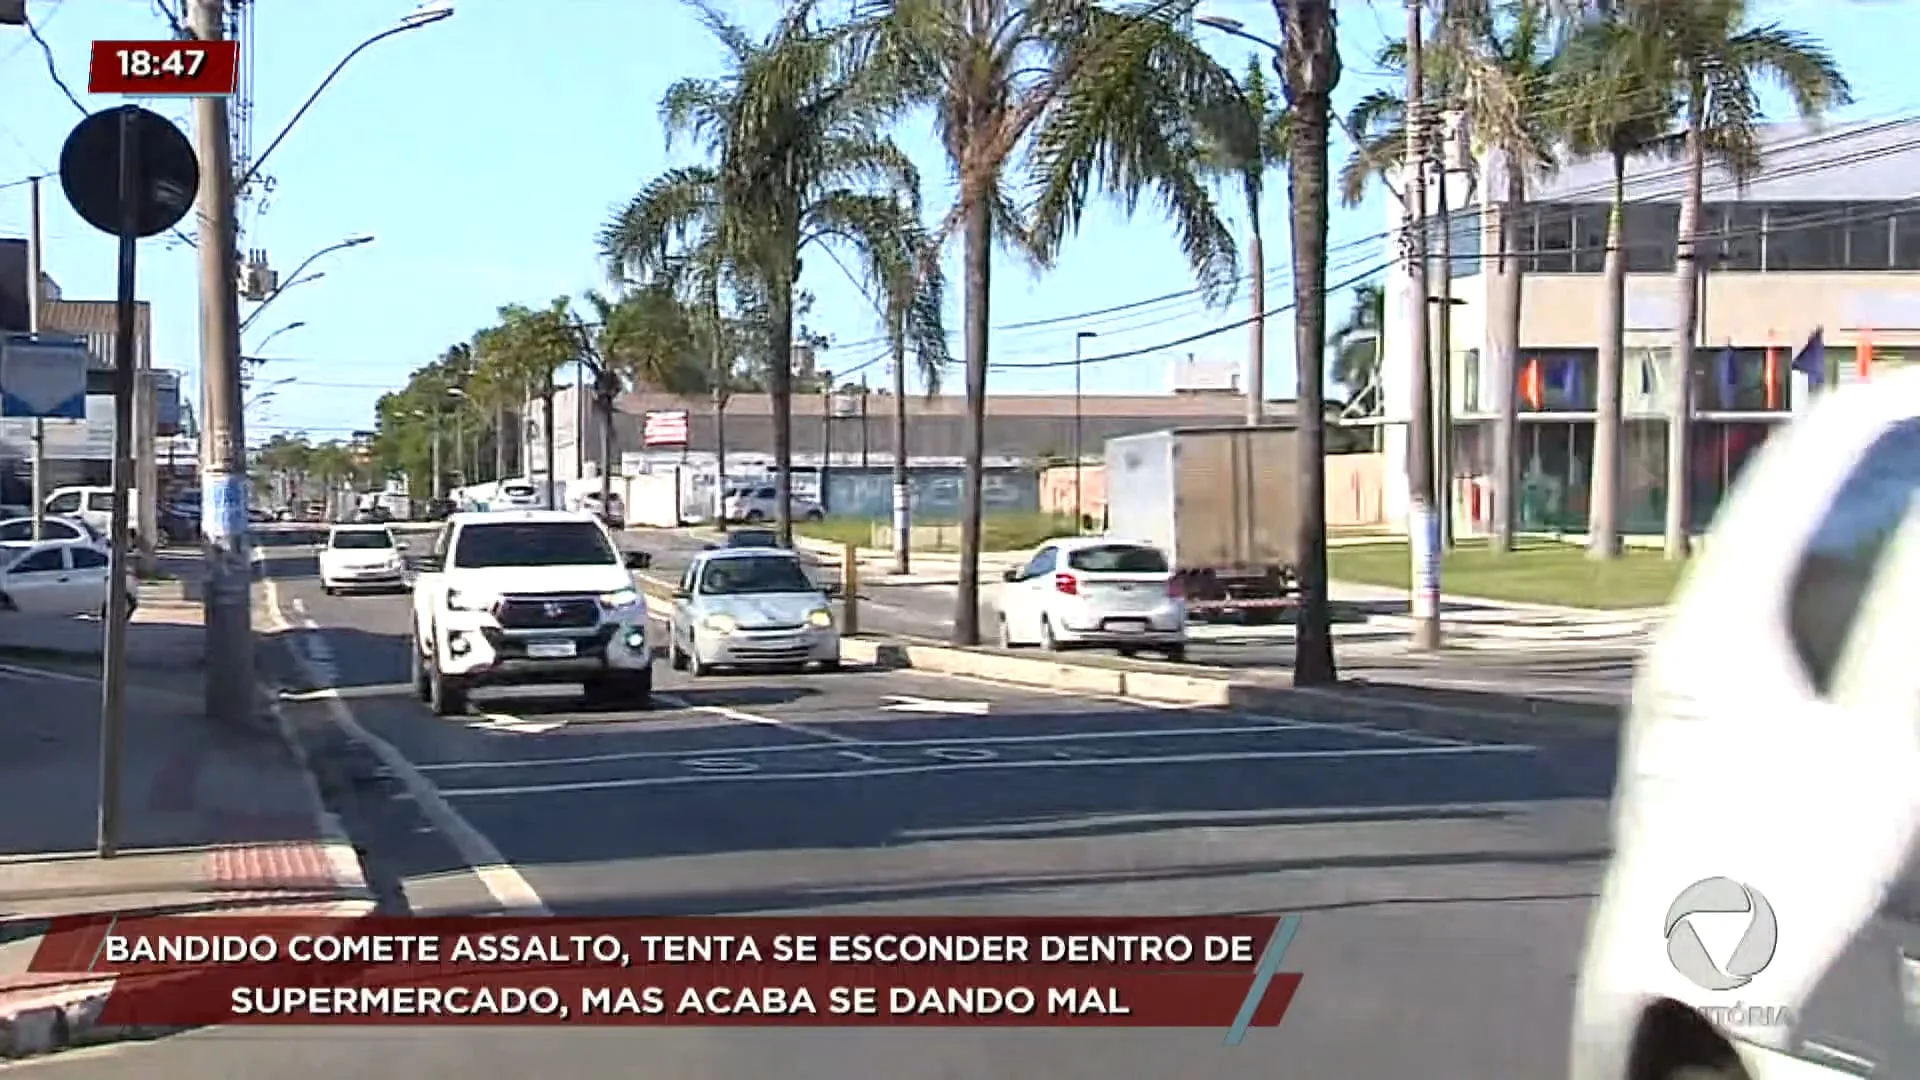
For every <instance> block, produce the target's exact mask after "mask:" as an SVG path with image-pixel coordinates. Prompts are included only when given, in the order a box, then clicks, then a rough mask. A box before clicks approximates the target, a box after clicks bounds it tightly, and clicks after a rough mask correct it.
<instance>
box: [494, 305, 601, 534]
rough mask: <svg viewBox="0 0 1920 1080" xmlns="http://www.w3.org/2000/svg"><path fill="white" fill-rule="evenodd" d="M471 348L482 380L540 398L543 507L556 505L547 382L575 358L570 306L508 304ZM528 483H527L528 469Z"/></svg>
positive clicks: (550, 384)
mask: <svg viewBox="0 0 1920 1080" xmlns="http://www.w3.org/2000/svg"><path fill="white" fill-rule="evenodd" d="M474 345H475V349H476V353H477V355H476V357H475V364H476V367H477V368H478V369H479V371H480V372H481V377H482V378H484V379H486V380H488V381H490V382H492V383H493V384H494V385H496V386H517V387H521V388H523V389H526V390H529V391H532V392H537V393H538V394H539V395H540V404H541V411H542V422H541V429H542V430H541V434H542V437H543V440H544V442H545V445H544V447H543V450H544V452H545V467H546V496H547V505H548V506H557V505H559V499H558V498H557V496H556V493H555V490H554V485H555V480H554V472H553V391H554V386H553V377H554V373H555V372H556V371H558V370H560V369H561V368H562V367H565V366H566V365H568V364H571V363H574V362H576V361H577V360H578V359H579V356H580V344H579V333H578V330H577V329H576V328H575V325H574V319H573V315H572V311H571V301H570V300H569V299H568V298H567V297H564V296H562V297H558V298H556V299H555V300H554V301H553V302H552V303H550V304H548V305H547V306H546V307H545V308H540V309H534V308H528V307H525V306H522V305H520V304H508V305H507V306H505V307H503V308H501V309H500V322H499V325H497V326H493V327H489V328H488V329H487V330H485V331H483V332H482V333H481V334H479V335H477V336H476V337H475V338H474ZM523 457H524V455H523ZM523 464H525V462H523ZM528 479H532V476H531V471H530V470H529V476H528Z"/></svg>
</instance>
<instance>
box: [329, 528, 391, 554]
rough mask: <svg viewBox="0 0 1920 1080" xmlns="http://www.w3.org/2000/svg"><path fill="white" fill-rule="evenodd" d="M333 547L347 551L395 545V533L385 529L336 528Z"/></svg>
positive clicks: (377, 548)
mask: <svg viewBox="0 0 1920 1080" xmlns="http://www.w3.org/2000/svg"><path fill="white" fill-rule="evenodd" d="M331 546H332V547H334V548H336V549H343V550H347V551H374V550H379V549H384V548H390V547H392V546H393V534H392V533H389V532H388V531H387V530H385V529H335V530H334V533H333V540H332V544H331Z"/></svg>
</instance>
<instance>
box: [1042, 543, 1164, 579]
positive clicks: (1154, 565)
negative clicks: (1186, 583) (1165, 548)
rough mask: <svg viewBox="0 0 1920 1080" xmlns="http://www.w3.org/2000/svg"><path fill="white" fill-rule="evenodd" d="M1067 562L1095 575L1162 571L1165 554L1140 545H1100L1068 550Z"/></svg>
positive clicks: (1156, 572) (1077, 568)
mask: <svg viewBox="0 0 1920 1080" xmlns="http://www.w3.org/2000/svg"><path fill="white" fill-rule="evenodd" d="M1067 565H1068V566H1070V567H1072V568H1074V569H1075V570H1085V571H1087V572H1089V573H1094V574H1164V573H1166V572H1167V557H1166V556H1165V555H1163V554H1161V553H1160V551H1159V550H1158V549H1157V548H1150V547H1143V546H1141V545H1139V544H1102V545H1100V546H1099V547H1086V548H1081V549H1079V550H1078V551H1073V552H1069V553H1068V554H1067Z"/></svg>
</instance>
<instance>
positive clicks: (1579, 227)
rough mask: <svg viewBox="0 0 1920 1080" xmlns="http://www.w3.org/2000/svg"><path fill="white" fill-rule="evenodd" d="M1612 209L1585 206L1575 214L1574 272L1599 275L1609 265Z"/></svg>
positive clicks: (1600, 206)
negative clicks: (1608, 235)
mask: <svg viewBox="0 0 1920 1080" xmlns="http://www.w3.org/2000/svg"><path fill="white" fill-rule="evenodd" d="M1612 213H1613V211H1612V209H1611V208H1610V207H1607V206H1603V205H1596V204H1592V203H1588V204H1583V205H1581V206H1580V207H1578V208H1577V209H1576V210H1575V211H1574V214H1573V272H1574V273H1576V274H1598V273H1600V272H1601V271H1603V270H1605V269H1606V264H1607V223H1608V219H1609V218H1610V217H1611V216H1612Z"/></svg>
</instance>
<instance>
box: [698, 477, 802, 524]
mask: <svg viewBox="0 0 1920 1080" xmlns="http://www.w3.org/2000/svg"><path fill="white" fill-rule="evenodd" d="M787 504H788V505H789V506H790V507H792V509H793V520H795V521H819V520H821V519H823V518H825V517H826V516H827V511H826V509H825V508H824V507H822V506H821V505H820V501H819V500H818V499H809V498H807V497H806V496H805V495H798V494H793V493H791V492H789V493H788V497H787ZM779 506H780V496H779V492H778V491H777V490H776V489H775V488H774V486H773V485H772V484H760V485H758V486H752V487H742V488H736V489H734V491H733V492H732V493H731V494H729V495H728V496H727V499H726V502H725V504H724V506H723V507H722V509H723V512H724V513H725V514H726V518H727V520H728V521H730V522H732V521H745V522H753V523H758V522H762V521H772V520H773V519H774V511H775V510H776V509H778V508H779Z"/></svg>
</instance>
